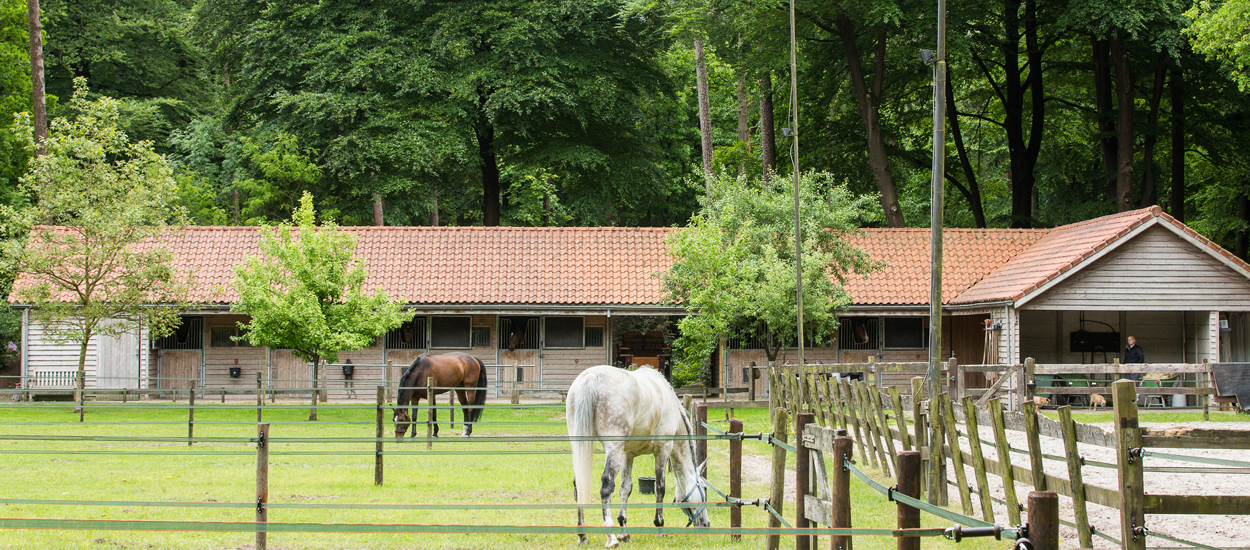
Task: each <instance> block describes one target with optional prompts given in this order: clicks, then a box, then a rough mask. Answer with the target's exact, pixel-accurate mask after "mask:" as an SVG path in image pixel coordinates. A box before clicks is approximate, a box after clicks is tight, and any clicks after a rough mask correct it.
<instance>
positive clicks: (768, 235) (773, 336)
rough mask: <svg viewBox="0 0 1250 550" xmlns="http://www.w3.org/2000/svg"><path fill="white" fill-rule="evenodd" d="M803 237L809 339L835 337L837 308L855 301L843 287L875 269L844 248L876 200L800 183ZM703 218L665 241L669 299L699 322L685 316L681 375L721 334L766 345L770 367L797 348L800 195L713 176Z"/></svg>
mask: <svg viewBox="0 0 1250 550" xmlns="http://www.w3.org/2000/svg"><path fill="white" fill-rule="evenodd" d="M800 183H801V185H802V188H801V193H800V194H801V196H802V200H801V211H802V218H803V223H802V234H803V314H804V317H803V324H804V332H805V334H806V335H807V336H806V337H807V339H811V338H813V335H817V334H832V333H833V332H834V331H835V330H836V329H837V323H838V320H837V311H838V309H840V308H843V307H845V306H847V305H849V304H850V302H851V298H850V296H849V295H848V294H847V293H846V292H845V291H843V290H842V288H841V286H840V284H839V283H840V282H843V281H845V279H846V276H847V275H849V274H851V273H866V272H868V271H870V270H871V269H872V268H873V263H872V261H871V259H869V258H868V256H867V255H866V254H865V253H864V252H862V251H860V250H858V249H856V248H854V247H852V246H851V245H850V244H848V243H847V242H846V238H845V237H846V235H847V234H848V233H850V232H854V231H855V230H856V228H857V227H859V226H860V224H861V223H862V222H863V220H864V219H865V218H867V217H868V210H869V204H870V202H871V197H866V196H861V197H853V196H851V195H850V194H849V193H848V192H847V190H846V189H847V188H846V186H845V185H840V184H839V182H836V181H835V180H833V179H832V178H830V177H829V175H828V174H818V173H807V174H804V175H803V177H802V178H800ZM708 193H709V196H708V198H706V199H704V201H703V209H702V211H701V212H700V213H699V214H697V215H695V216H694V217H693V218H692V219H691V221H690V225H689V227H687V228H685V229H683V230H681V231H678V232H676V233H674V234H673V235H672V236H671V237H669V242H668V245H669V252H670V253H671V254H672V255H673V257H674V262H673V266H672V267H671V268H670V269H669V271H668V273H667V274H666V275H665V277H664V289H665V291H666V292H667V293H668V298H669V300H670V301H671V302H673V303H675V304H680V305H682V306H683V307H685V308H686V310H687V311H690V312H691V313H695V312H697V313H698V314H697V315H690V316H687V317H683V318H682V320H681V323H680V328H681V333H682V337H681V338H680V339H679V340H678V342H677V346H678V347H680V348H681V350H682V351H683V352H684V353H682V354H681V355H682V357H683V360H682V361H681V363H682V365H681V366H680V367H679V369H675V371H676V370H684V371H687V372H688V371H690V370H692V369H694V368H697V367H699V366H701V365H703V364H704V362H706V361H707V360H708V358H709V357H710V356H711V354H712V351H713V350H714V349H715V348H716V346H717V344H718V343H719V339H720V337H721V336H722V335H730V334H732V335H739V336H745V337H748V338H751V337H754V338H758V339H760V340H763V341H765V342H766V343H767V344H768V345H767V346H766V349H767V352H768V356H769V359H770V360H775V359H776V356H777V352H778V350H779V349H781V348H782V347H783V346H786V347H793V346H794V344H792V343H791V342H795V341H797V333H798V318H797V315H796V313H795V304H794V296H795V294H796V288H795V285H796V279H795V268H794V260H795V249H794V229H795V228H794V190H793V183H791V181H790V180H788V179H785V178H776V177H774V178H772V179H771V181H767V182H765V181H758V180H749V179H747V178H746V177H745V176H743V177H738V178H731V177H725V178H712V179H711V180H710V181H709V182H708Z"/></svg>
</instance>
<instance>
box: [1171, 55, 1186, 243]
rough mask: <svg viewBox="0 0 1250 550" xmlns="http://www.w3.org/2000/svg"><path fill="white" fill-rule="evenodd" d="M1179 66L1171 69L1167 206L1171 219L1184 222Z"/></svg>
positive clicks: (1182, 91)
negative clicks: (1170, 130)
mask: <svg viewBox="0 0 1250 550" xmlns="http://www.w3.org/2000/svg"><path fill="white" fill-rule="evenodd" d="M1181 76H1182V75H1181V69H1180V67H1179V66H1176V67H1172V116H1171V118H1172V183H1171V191H1170V192H1169V194H1168V206H1170V207H1171V209H1172V217H1173V218H1176V219H1177V220H1178V221H1180V222H1181V223H1184V222H1185V84H1184V80H1183V79H1182V78H1181Z"/></svg>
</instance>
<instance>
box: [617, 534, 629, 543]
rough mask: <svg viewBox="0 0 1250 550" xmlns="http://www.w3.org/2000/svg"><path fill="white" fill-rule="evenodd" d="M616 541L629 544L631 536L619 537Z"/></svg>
mask: <svg viewBox="0 0 1250 550" xmlns="http://www.w3.org/2000/svg"><path fill="white" fill-rule="evenodd" d="M616 540H619V541H621V542H629V535H617V537H616Z"/></svg>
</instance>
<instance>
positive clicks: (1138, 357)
mask: <svg viewBox="0 0 1250 550" xmlns="http://www.w3.org/2000/svg"><path fill="white" fill-rule="evenodd" d="M1145 362H1146V352H1144V351H1142V349H1141V346H1138V345H1137V338H1134V337H1132V336H1129V337H1128V346H1127V347H1126V348H1125V350H1124V363H1125V364H1134V363H1145ZM1124 377H1125V378H1127V379H1129V380H1133V381H1137V380H1141V377H1142V373H1140V372H1132V373H1128V374H1125V375H1124Z"/></svg>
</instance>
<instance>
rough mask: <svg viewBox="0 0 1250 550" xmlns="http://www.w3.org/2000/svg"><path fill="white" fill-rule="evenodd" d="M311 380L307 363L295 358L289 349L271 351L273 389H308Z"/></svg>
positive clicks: (310, 371) (310, 372)
mask: <svg viewBox="0 0 1250 550" xmlns="http://www.w3.org/2000/svg"><path fill="white" fill-rule="evenodd" d="M311 379H312V370H311V369H310V368H309V367H308V361H305V360H303V359H300V358H299V357H296V356H295V355H293V354H292V353H291V350H289V349H276V350H273V387H274V388H308V387H309V384H310V383H311ZM288 396H289V395H288Z"/></svg>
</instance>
